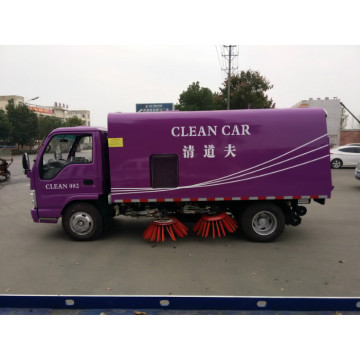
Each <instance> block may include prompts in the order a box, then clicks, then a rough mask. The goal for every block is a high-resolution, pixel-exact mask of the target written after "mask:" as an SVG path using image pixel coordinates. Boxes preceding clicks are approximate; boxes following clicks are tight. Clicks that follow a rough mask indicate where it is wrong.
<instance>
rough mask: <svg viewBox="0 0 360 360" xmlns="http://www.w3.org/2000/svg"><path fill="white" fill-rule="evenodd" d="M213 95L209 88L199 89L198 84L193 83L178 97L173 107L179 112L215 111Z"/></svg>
mask: <svg viewBox="0 0 360 360" xmlns="http://www.w3.org/2000/svg"><path fill="white" fill-rule="evenodd" d="M213 100H214V94H213V93H212V91H211V90H210V89H209V88H205V87H200V84H199V82H198V81H197V82H193V83H192V84H191V85H189V86H188V88H187V90H185V91H183V92H182V93H181V94H180V97H179V104H176V105H175V109H176V110H180V111H201V110H215V104H214V101H213Z"/></svg>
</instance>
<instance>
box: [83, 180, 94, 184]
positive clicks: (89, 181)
mask: <svg viewBox="0 0 360 360" xmlns="http://www.w3.org/2000/svg"><path fill="white" fill-rule="evenodd" d="M93 184H94V181H93V180H92V179H85V180H84V185H93Z"/></svg>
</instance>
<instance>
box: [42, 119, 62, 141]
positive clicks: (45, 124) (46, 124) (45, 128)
mask: <svg viewBox="0 0 360 360" xmlns="http://www.w3.org/2000/svg"><path fill="white" fill-rule="evenodd" d="M62 126H63V125H62V123H61V119H59V118H56V117H52V116H39V119H38V135H37V138H38V139H39V140H41V139H43V138H44V137H45V136H47V135H48V134H49V133H50V132H51V131H52V130H54V129H56V128H59V127H62Z"/></svg>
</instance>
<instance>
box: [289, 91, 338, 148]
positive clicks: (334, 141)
mask: <svg viewBox="0 0 360 360" xmlns="http://www.w3.org/2000/svg"><path fill="white" fill-rule="evenodd" d="M293 107H295V108H315V107H320V108H323V109H324V110H325V111H326V113H327V118H326V125H327V131H328V135H329V141H330V146H336V145H338V144H339V140H340V128H341V115H342V112H343V107H342V106H341V105H340V99H338V98H336V97H334V98H332V99H330V98H328V97H326V98H325V99H320V98H317V99H313V98H310V99H309V100H302V101H300V102H298V103H297V104H295V105H294V106H293Z"/></svg>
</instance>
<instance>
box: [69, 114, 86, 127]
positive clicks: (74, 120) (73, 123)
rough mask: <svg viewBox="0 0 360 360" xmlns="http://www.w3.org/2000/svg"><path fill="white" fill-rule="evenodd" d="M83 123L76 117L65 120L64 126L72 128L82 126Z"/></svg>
mask: <svg viewBox="0 0 360 360" xmlns="http://www.w3.org/2000/svg"><path fill="white" fill-rule="evenodd" d="M82 125H84V122H83V121H82V120H81V119H79V118H78V117H77V116H73V117H71V118H69V119H66V121H65V124H64V126H69V127H74V126H82Z"/></svg>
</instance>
